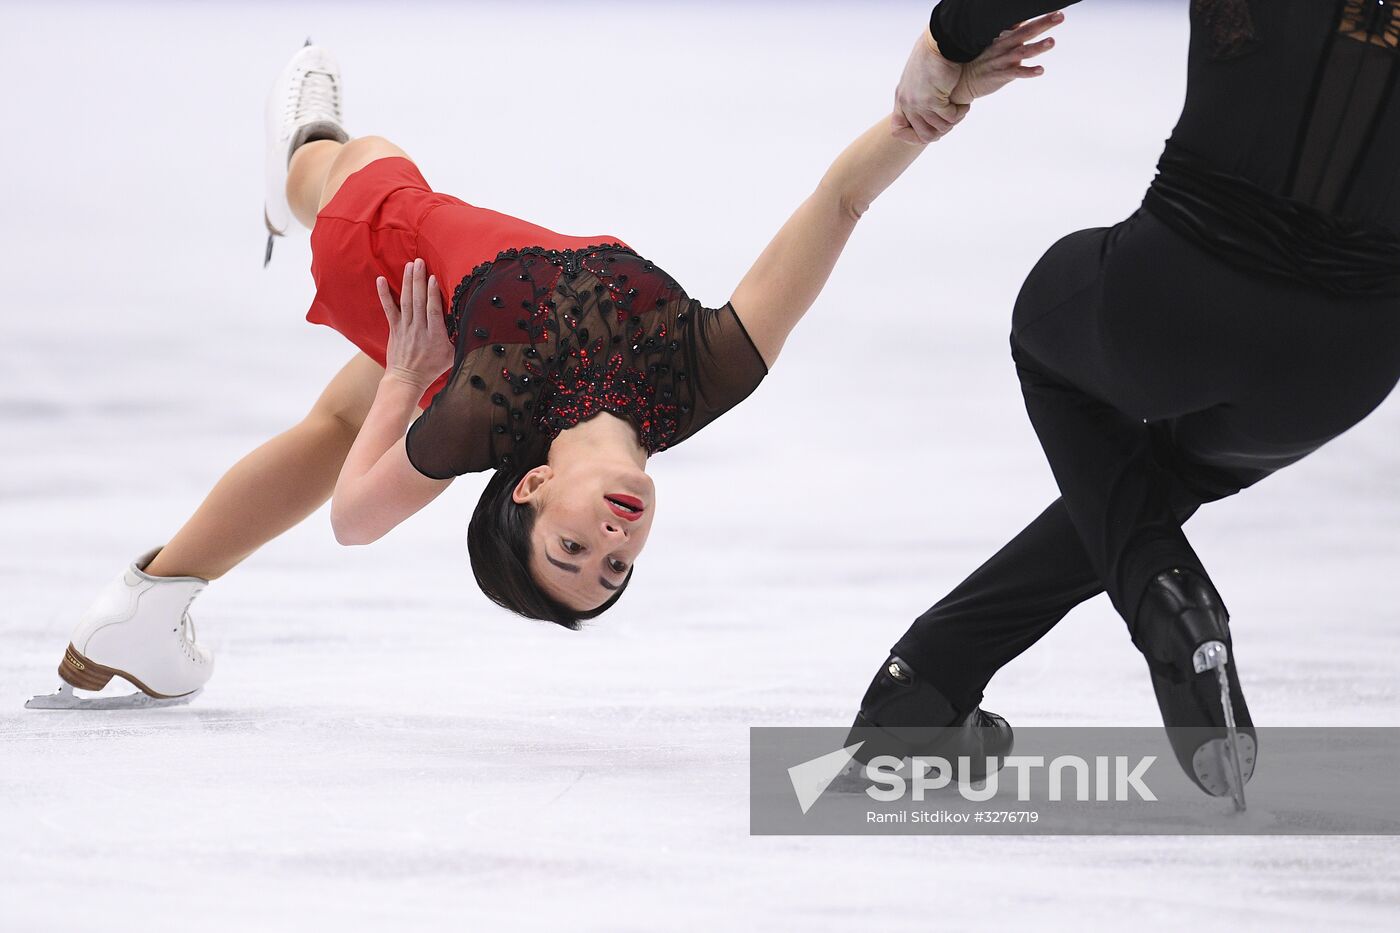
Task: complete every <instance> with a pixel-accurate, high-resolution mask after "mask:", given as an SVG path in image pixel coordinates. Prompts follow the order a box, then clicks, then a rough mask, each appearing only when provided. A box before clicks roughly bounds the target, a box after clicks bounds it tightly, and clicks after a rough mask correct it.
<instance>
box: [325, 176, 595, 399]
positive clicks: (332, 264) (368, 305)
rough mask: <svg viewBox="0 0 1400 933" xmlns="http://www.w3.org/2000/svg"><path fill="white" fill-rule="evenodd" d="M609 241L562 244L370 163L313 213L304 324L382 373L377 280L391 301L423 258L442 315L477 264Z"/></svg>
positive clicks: (433, 389)
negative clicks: (312, 290)
mask: <svg viewBox="0 0 1400 933" xmlns="http://www.w3.org/2000/svg"><path fill="white" fill-rule="evenodd" d="M620 242H621V241H620V240H618V238H617V237H614V236H595V237H576V236H564V235H563V234H559V233H555V232H554V231H553V230H546V229H545V228H544V227H537V226H535V225H534V224H532V223H527V222H526V221H523V220H519V219H517V218H515V217H511V216H509V215H506V214H499V213H497V212H495V211H489V210H486V209H485V208H481V207H473V206H472V205H470V204H468V203H466V202H465V201H461V200H459V199H457V198H454V197H452V196H451V195H447V194H440V193H438V192H435V191H433V189H432V188H430V187H428V183H427V182H426V181H425V180H424V179H423V176H422V174H421V173H420V172H419V171H418V167H417V166H415V165H414V164H413V163H412V162H410V161H409V160H408V159H403V158H389V159H377V160H376V161H374V162H371V163H370V164H369V165H366V166H365V167H364V168H362V169H360V170H359V171H357V172H355V173H354V174H353V175H351V176H350V177H349V178H347V179H346V180H345V182H344V184H342V185H341V186H340V190H339V191H337V192H336V193H335V196H334V197H333V198H331V200H330V203H329V204H327V205H326V206H325V207H323V208H322V209H321V212H320V213H319V214H317V215H316V226H315V227H314V228H313V229H312V231H311V277H312V279H313V280H314V281H315V283H316V297H315V299H314V300H313V301H312V303H311V310H310V311H308V312H307V314H306V319H307V320H308V321H310V322H311V323H313V324H325V325H326V326H328V327H333V328H335V329H336V330H337V331H339V332H340V333H342V334H344V335H345V337H346V338H347V339H348V340H349V341H350V342H351V343H353V344H354V345H355V346H357V347H359V348H360V349H361V350H363V351H364V353H365V355H367V356H369V357H370V358H371V359H373V360H374V361H375V362H376V363H379V364H380V365H381V366H382V365H384V354H385V349H386V347H387V345H388V342H389V324H388V322H387V321H386V320H385V318H384V309H383V307H382V306H381V305H380V303H379V296H378V294H377V293H376V292H375V287H374V280H375V278H376V277H377V276H381V275H382V276H384V277H385V278H386V279H388V280H389V285H390V288H391V289H392V290H393V291H394V293H395V294H397V293H398V287H399V283H400V282H402V281H403V267H404V265H405V264H407V263H410V262H412V261H413V260H414V259H417V258H419V257H422V259H423V261H424V262H425V263H427V266H428V271H429V272H430V273H431V274H433V275H434V276H436V277H437V284H438V289H439V291H441V292H442V299H443V301H442V305H443V308H444V309H447V308H448V307H449V306H450V299H451V297H452V292H451V290H452V288H453V287H454V286H455V285H456V284H457V283H458V282H461V281H462V280H463V279H465V278H466V277H467V276H468V275H469V274H470V273H471V271H472V270H473V269H474V268H476V267H477V266H478V265H480V264H481V263H485V262H489V261H490V260H493V259H495V258H496V256H497V254H499V253H501V252H503V251H505V250H509V249H519V248H522V247H543V248H545V249H559V250H563V249H583V248H584V247H587V246H591V245H595V244H600V243H620ZM447 377H448V373H443V375H442V376H441V377H440V378H439V379H438V380H437V381H436V382H434V383H433V384H432V385H431V386H430V387H429V388H428V391H427V393H425V394H424V396H423V398H422V399H421V400H420V401H419V403H418V404H419V407H420V408H427V407H428V403H429V402H430V401H431V400H432V398H433V396H434V395H436V394H437V393H438V390H440V389H441V388H442V387H443V385H444V384H445V383H446V382H447Z"/></svg>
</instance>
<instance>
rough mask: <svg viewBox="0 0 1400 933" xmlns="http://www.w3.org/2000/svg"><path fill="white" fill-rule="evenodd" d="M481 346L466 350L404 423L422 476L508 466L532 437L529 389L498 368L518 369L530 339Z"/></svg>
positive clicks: (407, 444)
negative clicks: (528, 415)
mask: <svg viewBox="0 0 1400 933" xmlns="http://www.w3.org/2000/svg"><path fill="white" fill-rule="evenodd" d="M502 350H503V351H504V352H497V351H495V349H494V348H492V347H481V348H479V349H477V350H473V351H472V352H470V353H468V354H466V359H464V360H463V361H462V364H461V365H460V366H458V367H457V368H456V370H455V371H454V372H453V374H452V378H451V379H449V380H448V381H447V385H445V386H444V387H443V389H442V391H441V392H439V393H438V394H437V395H436V396H434V397H433V401H432V403H431V404H430V405H429V406H428V409H427V410H426V411H424V412H423V414H422V415H420V416H419V418H418V419H417V420H416V421H414V422H413V425H412V426H411V427H410V428H409V429H408V438H407V440H406V441H405V445H404V446H405V449H406V450H407V452H408V459H409V462H410V463H412V464H413V466H414V468H415V469H416V470H417V471H418V472H419V473H422V474H423V475H424V476H428V477H431V478H433V479H449V478H451V477H453V476H460V475H462V474H463V473H478V472H480V471H482V470H489V469H493V468H498V467H502V466H510V465H512V464H514V463H515V462H516V460H517V459H519V458H521V457H523V456H526V455H528V448H529V447H530V446H532V442H535V441H537V439H536V438H535V437H534V436H533V435H534V431H533V430H532V426H531V423H530V422H529V421H528V420H527V418H526V413H527V411H528V409H529V408H533V393H531V397H530V398H525V399H522V398H520V396H521V395H524V394H525V393H524V392H521V393H516V392H515V387H513V386H510V385H508V384H502V381H501V380H500V378H499V373H498V371H499V370H503V369H513V370H514V371H517V372H518V371H523V370H524V368H525V362H526V354H527V353H528V352H533V351H532V348H531V347H530V346H529V345H523V344H512V345H505V346H502Z"/></svg>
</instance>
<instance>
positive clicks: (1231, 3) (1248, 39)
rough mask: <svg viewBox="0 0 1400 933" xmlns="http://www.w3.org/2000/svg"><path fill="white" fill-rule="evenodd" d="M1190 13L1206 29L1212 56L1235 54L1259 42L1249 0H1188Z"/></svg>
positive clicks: (1223, 58)
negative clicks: (1189, 0)
mask: <svg viewBox="0 0 1400 933" xmlns="http://www.w3.org/2000/svg"><path fill="white" fill-rule="evenodd" d="M1266 2H1267V0H1266ZM1191 14H1192V17H1193V18H1194V19H1195V20H1196V21H1197V22H1199V23H1200V24H1201V26H1203V27H1204V29H1205V36H1206V41H1207V42H1209V43H1210V56H1211V58H1214V59H1217V60H1222V61H1223V60H1226V59H1231V58H1238V57H1239V56H1241V55H1243V54H1245V53H1246V52H1248V51H1249V50H1250V49H1252V48H1254V47H1255V46H1256V45H1258V44H1259V39H1258V37H1257V36H1256V35H1255V32H1254V17H1253V16H1251V15H1250V12H1249V0H1191Z"/></svg>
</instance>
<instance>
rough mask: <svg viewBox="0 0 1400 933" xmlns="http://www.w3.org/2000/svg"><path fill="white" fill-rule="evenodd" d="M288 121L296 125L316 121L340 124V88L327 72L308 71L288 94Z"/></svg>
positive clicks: (286, 114) (290, 88)
mask: <svg viewBox="0 0 1400 933" xmlns="http://www.w3.org/2000/svg"><path fill="white" fill-rule="evenodd" d="M283 115H284V116H285V117H286V119H287V120H288V121H289V122H291V123H293V124H296V125H300V124H303V123H310V122H312V121H315V120H330V121H332V122H335V123H339V122H340V87H339V86H338V85H337V84H336V80H335V76H334V75H332V74H331V73H330V72H327V71H307V72H304V73H303V74H302V76H301V80H300V81H293V82H292V83H291V86H290V87H289V88H288V92H287V102H286V108H285V109H284V111H283Z"/></svg>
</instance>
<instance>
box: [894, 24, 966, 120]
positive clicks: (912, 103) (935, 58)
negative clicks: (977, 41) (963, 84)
mask: <svg viewBox="0 0 1400 933" xmlns="http://www.w3.org/2000/svg"><path fill="white" fill-rule="evenodd" d="M962 68H963V66H962V65H959V64H958V63H957V62H950V61H948V59H946V58H944V57H943V56H942V55H939V54H938V46H937V45H936V44H935V43H934V41H933V37H932V36H931V35H929V32H928V29H926V28H925V29H923V30H920V35H919V41H917V42H915V43H914V51H913V52H910V53H909V61H908V62H906V63H905V65H904V74H903V75H901V76H900V78H899V87H897V88H895V92H894V114H893V115H892V116H891V117H890V128H891V129H892V131H893V132H894V137H895V139H902V140H904V141H905V142H907V143H931V142H937V141H938V140H939V139H942V138H943V134H944V133H947V132H948V131H949V130H951V129H952V128H953V126H954V125H955V124H956V123H957V122H958V121H959V120H961V119H962V118H963V114H965V113H967V107H959V106H957V105H956V104H954V103H952V102H951V101H950V100H949V99H948V95H950V94H951V93H952V92H953V89H954V88H955V87H956V86H957V84H958V79H959V78H961V77H962Z"/></svg>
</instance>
